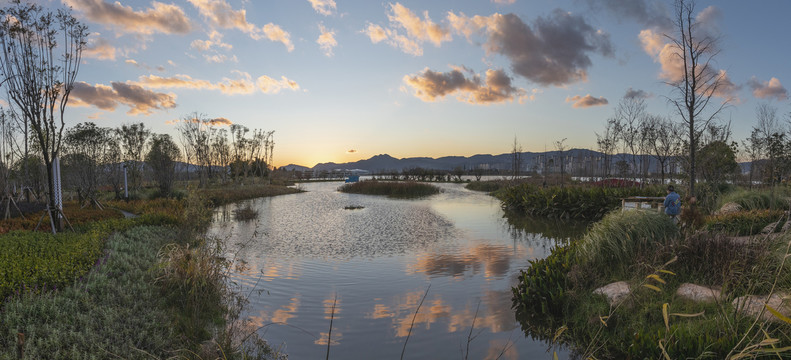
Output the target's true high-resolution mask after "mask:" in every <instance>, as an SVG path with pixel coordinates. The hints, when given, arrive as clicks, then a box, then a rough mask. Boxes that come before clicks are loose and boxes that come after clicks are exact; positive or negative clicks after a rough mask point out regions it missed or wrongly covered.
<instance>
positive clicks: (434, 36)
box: [387, 3, 451, 46]
mask: <svg viewBox="0 0 791 360" xmlns="http://www.w3.org/2000/svg"><path fill="white" fill-rule="evenodd" d="M387 18H388V19H389V20H390V23H391V24H393V25H396V26H397V27H400V28H402V29H404V30H406V32H407V35H408V36H409V37H410V38H413V39H416V40H420V41H430V42H431V43H432V44H434V45H435V46H440V45H441V44H442V42H443V41H450V40H451V36H450V31H449V30H448V29H446V28H444V27H442V26H439V25H437V24H436V23H434V22H433V21H431V19H430V18H429V17H428V11H426V12H424V13H423V19H421V18H420V17H419V16H417V15H415V13H414V12H412V10H409V9H408V8H407V7H406V6H404V5H401V4H400V3H395V4H390V13H389V14H388V15H387Z"/></svg>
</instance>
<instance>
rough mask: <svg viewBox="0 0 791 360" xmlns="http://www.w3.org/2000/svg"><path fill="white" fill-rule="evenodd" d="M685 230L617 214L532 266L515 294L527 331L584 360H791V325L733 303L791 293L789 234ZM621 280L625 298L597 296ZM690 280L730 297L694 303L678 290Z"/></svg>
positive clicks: (645, 216) (657, 217)
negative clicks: (744, 235) (738, 359)
mask: <svg viewBox="0 0 791 360" xmlns="http://www.w3.org/2000/svg"><path fill="white" fill-rule="evenodd" d="M730 216H732V218H731V219H730V220H729V221H730V222H738V221H737V220H735V219H736V218H738V217H739V216H741V217H743V218H744V220H743V221H741V222H739V223H745V224H746V223H749V222H750V221H752V220H751V219H753V218H754V217H755V216H756V215H754V214H752V213H750V212H745V213H740V215H736V214H734V215H730ZM712 218H713V217H709V218H708V219H707V221H713V220H711V219H712ZM741 227H750V226H747V225H745V226H740V227H739V228H741ZM752 227H755V226H752ZM685 229H686V231H685V232H680V231H679V228H678V227H677V226H676V225H674V224H673V223H672V222H671V221H670V219H669V218H668V217H666V216H663V215H661V214H657V213H655V212H642V211H629V212H614V213H611V214H609V215H607V216H606V217H605V218H604V219H603V220H601V221H600V222H598V223H596V224H595V225H593V226H592V227H591V228H590V229H589V230H588V232H587V234H586V235H585V236H584V237H583V238H582V239H581V240H579V241H576V242H572V243H571V244H568V245H565V246H559V247H557V248H556V249H554V250H553V251H552V254H551V255H550V256H548V257H547V258H545V259H540V260H535V261H531V262H530V267H529V268H528V269H526V270H524V271H523V272H522V273H521V274H520V280H519V283H518V285H517V286H516V287H514V288H513V305H514V308H515V310H516V314H517V318H518V319H519V320H520V323H521V324H522V328H523V330H524V331H526V332H527V333H529V334H530V335H531V336H536V337H539V338H542V339H544V340H546V341H549V342H553V343H556V344H566V345H568V346H569V347H571V348H572V349H573V350H574V352H575V353H576V355H577V356H579V357H580V358H598V359H625V358H652V359H658V358H668V359H683V358H701V357H703V358H717V359H720V358H727V357H733V356H735V355H739V354H742V355H744V357H747V358H755V357H761V356H775V357H778V355H781V357H786V356H788V355H789V350H791V348H787V347H788V346H791V335H789V333H788V332H787V329H788V326H789V324H786V323H784V322H783V321H781V320H779V319H778V318H776V317H775V318H774V319H772V316H771V315H769V319H764V318H761V319H758V320H756V317H755V316H747V315H744V314H741V313H739V312H738V310H737V308H735V307H734V306H733V305H732V302H733V301H734V300H735V299H736V298H738V297H741V296H746V295H762V296H763V295H768V294H770V293H787V292H788V291H789V289H791V272H789V271H788V266H789V265H788V263H787V260H786V258H787V257H788V256H787V254H788V251H789V244H791V234H788V233H787V234H779V235H775V236H766V235H758V236H756V237H754V238H753V239H752V240H750V241H735V240H733V238H732V236H735V235H739V231H738V230H736V229H731V230H727V231H726V230H722V231H716V232H710V231H700V230H697V229H691V228H688V227H687V228H685ZM616 281H625V282H626V283H627V284H628V286H629V288H630V293H629V294H628V295H627V296H626V297H625V298H624V300H623V301H621V302H616V303H614V305H610V303H609V302H608V299H607V298H606V297H605V296H603V295H599V294H594V289H596V288H599V287H602V286H605V285H607V284H610V283H613V282H616ZM683 283H693V284H697V285H701V286H708V287H713V288H715V289H719V290H721V291H722V294H723V295H722V296H721V297H720V298H719V299H717V300H716V301H711V302H696V301H692V300H688V299H687V298H684V297H682V296H680V295H678V294H677V293H676V291H677V289H678V288H679V287H680V286H681V284H683ZM778 358H779V357H778Z"/></svg>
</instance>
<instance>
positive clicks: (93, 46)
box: [82, 33, 117, 60]
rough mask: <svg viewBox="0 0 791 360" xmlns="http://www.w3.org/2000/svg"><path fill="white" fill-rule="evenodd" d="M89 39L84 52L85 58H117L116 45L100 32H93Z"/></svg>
mask: <svg viewBox="0 0 791 360" xmlns="http://www.w3.org/2000/svg"><path fill="white" fill-rule="evenodd" d="M91 35H92V36H91V37H90V38H89V39H88V44H87V46H86V47H85V50H83V52H82V56H83V57H84V58H89V59H98V60H115V54H116V52H117V50H116V48H115V46H113V45H112V44H110V41H108V40H107V39H105V38H103V37H99V35H100V34H99V33H93V34H91Z"/></svg>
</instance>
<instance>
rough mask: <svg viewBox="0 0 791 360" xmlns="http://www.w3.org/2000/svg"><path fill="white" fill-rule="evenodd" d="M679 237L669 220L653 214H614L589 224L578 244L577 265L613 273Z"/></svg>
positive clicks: (624, 212) (652, 212)
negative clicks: (593, 266)
mask: <svg viewBox="0 0 791 360" xmlns="http://www.w3.org/2000/svg"><path fill="white" fill-rule="evenodd" d="M678 235H679V231H678V227H677V226H676V224H674V223H673V221H672V220H671V219H670V217H669V216H667V215H664V214H660V213H657V212H655V211H639V210H633V211H616V212H612V213H610V214H608V215H607V216H605V217H604V218H603V219H602V220H601V221H599V222H597V223H595V224H593V226H592V227H591V229H590V230H589V231H588V233H587V234H585V236H584V237H583V238H582V240H580V244H579V252H578V254H577V255H578V256H579V259H580V261H581V262H583V263H589V264H597V265H601V266H604V267H606V268H607V269H608V270H614V268H616V267H623V266H624V265H628V264H630V263H632V262H634V261H635V260H638V259H640V258H642V257H645V256H646V255H648V254H653V253H655V252H656V251H657V249H661V248H663V247H665V246H668V245H669V244H670V243H671V242H672V241H673V240H675V239H676V238H677V237H678Z"/></svg>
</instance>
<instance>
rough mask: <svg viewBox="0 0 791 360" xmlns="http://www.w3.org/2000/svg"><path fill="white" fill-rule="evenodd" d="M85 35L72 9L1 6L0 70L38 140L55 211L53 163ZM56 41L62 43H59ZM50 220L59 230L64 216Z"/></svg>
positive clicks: (15, 1) (85, 28) (10, 97)
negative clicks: (52, 10)
mask: <svg viewBox="0 0 791 360" xmlns="http://www.w3.org/2000/svg"><path fill="white" fill-rule="evenodd" d="M87 36H88V28H87V26H85V25H83V24H82V23H80V22H79V21H77V19H76V18H75V17H74V16H72V15H71V12H70V11H66V10H58V11H57V14H55V13H53V12H51V11H48V10H44V8H43V7H41V6H39V5H35V4H22V3H21V2H20V1H19V0H13V1H11V5H9V6H7V7H5V8H3V9H0V46H2V50H0V51H2V61H0V72H1V73H2V76H3V77H4V81H6V90H7V93H8V97H9V99H10V100H11V103H12V104H13V105H14V106H15V107H16V109H17V110H18V111H19V113H21V114H22V118H23V119H24V121H25V123H26V124H28V125H29V126H30V128H31V129H32V130H33V134H34V135H35V138H36V140H37V143H38V146H39V149H40V152H41V155H42V159H43V161H44V164H45V166H46V169H47V179H48V184H47V185H48V188H49V208H50V210H55V209H56V197H58V196H59V194H56V193H55V190H56V189H55V174H54V168H53V162H54V161H55V159H56V158H57V157H58V155H59V153H60V147H61V138H62V135H63V128H64V127H65V121H64V114H65V111H66V104H67V103H68V101H69V95H70V94H71V90H72V89H73V84H74V81H75V79H76V77H77V72H78V71H79V69H80V63H81V60H82V51H83V49H85V45H86V42H85V38H86V37H87ZM58 39H62V40H63V42H62V43H60V44H59V43H58ZM56 211H57V210H56ZM52 220H53V222H54V223H55V227H56V228H58V229H60V228H61V222H60V217H59V216H55V217H54V218H53V219H52ZM53 230H55V229H53Z"/></svg>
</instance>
